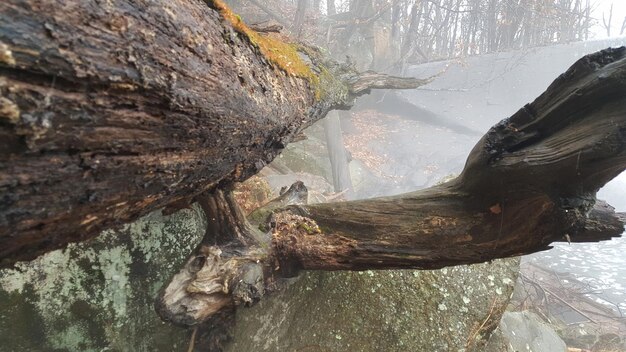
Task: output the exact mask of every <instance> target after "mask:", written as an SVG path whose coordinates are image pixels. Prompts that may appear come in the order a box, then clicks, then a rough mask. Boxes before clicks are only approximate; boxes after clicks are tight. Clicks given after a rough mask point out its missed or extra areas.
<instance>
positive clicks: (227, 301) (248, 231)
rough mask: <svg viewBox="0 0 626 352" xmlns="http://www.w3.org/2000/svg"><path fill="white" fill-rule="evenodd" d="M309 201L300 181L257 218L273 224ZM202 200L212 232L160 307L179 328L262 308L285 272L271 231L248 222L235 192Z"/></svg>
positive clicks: (163, 294)
mask: <svg viewBox="0 0 626 352" xmlns="http://www.w3.org/2000/svg"><path fill="white" fill-rule="evenodd" d="M307 196H308V191H307V188H306V187H305V186H304V184H303V183H302V182H296V183H294V184H293V185H291V187H290V188H289V189H288V190H287V191H285V192H284V193H283V194H281V195H280V196H279V197H277V198H276V199H273V200H272V201H270V202H268V203H267V204H265V205H264V206H263V207H261V208H259V209H256V210H255V212H254V213H253V214H251V218H252V219H267V217H268V216H269V214H271V213H272V212H273V211H275V210H276V209H277V208H279V207H280V208H283V207H285V206H287V205H290V204H305V203H306V202H307ZM198 201H199V203H200V205H201V206H202V208H203V210H204V211H205V213H206V216H207V222H208V226H207V232H206V234H205V236H204V238H203V240H202V242H201V243H200V244H199V245H198V247H197V248H196V249H195V250H194V252H193V253H191V255H190V257H189V259H188V260H187V262H186V264H185V265H184V266H183V268H182V269H181V270H180V271H179V272H178V273H177V274H176V275H174V277H173V278H172V279H171V280H170V282H169V283H167V284H166V285H165V286H164V287H163V289H162V290H161V292H160V294H159V296H158V297H157V299H156V304H155V306H156V309H157V312H158V313H159V315H160V316H161V317H162V318H163V319H164V320H167V321H171V322H173V323H175V324H178V325H195V324H198V323H201V322H203V321H205V320H206V319H208V318H210V317H213V316H215V315H216V314H218V313H219V312H223V311H229V310H232V308H233V307H235V306H236V305H239V304H244V305H252V304H254V303H256V302H257V301H258V300H259V299H260V298H261V297H262V296H263V295H264V293H265V290H266V289H267V288H269V289H271V287H272V286H273V284H272V282H273V281H274V280H275V278H276V277H277V276H279V275H278V274H279V273H281V271H280V268H279V267H278V266H277V263H276V262H275V261H274V260H273V259H272V258H271V257H270V252H271V251H270V242H271V236H270V232H267V233H265V234H264V233H262V232H260V231H259V230H258V229H257V228H256V227H253V226H251V225H250V224H249V223H248V221H247V219H246V217H245V216H244V215H243V213H242V211H241V209H240V208H239V206H238V205H237V202H236V201H235V199H234V197H233V195H232V192H231V191H230V190H227V191H222V190H215V191H212V192H206V193H204V194H202V195H201V196H200V197H199V198H198ZM255 225H257V226H258V225H259V223H256V224H255Z"/></svg>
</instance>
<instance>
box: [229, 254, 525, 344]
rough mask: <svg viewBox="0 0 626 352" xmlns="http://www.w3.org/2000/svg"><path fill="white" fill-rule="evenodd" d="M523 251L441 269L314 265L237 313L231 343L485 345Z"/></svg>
mask: <svg viewBox="0 0 626 352" xmlns="http://www.w3.org/2000/svg"><path fill="white" fill-rule="evenodd" d="M518 267H519V260H518V259H505V260H496V261H494V262H492V263H489V264H477V265H471V266H459V267H454V268H447V269H442V270H435V271H413V270H405V271H395V270H394V271H378V272H377V271H363V272H331V273H326V272H308V273H305V274H304V275H303V277H302V278H301V279H299V280H298V281H296V282H295V283H293V284H292V285H291V286H290V287H289V288H288V289H287V290H286V291H284V292H281V293H279V294H277V295H275V296H274V297H269V298H268V299H266V300H264V301H262V302H261V303H260V304H258V305H257V306H254V307H252V308H250V309H240V310H239V311H238V313H237V325H236V326H237V328H236V332H235V337H234V341H233V342H232V343H231V344H230V345H229V346H228V349H227V350H228V351H231V352H236V351H308V350H310V351H364V352H367V351H372V352H374V351H481V350H482V347H483V346H484V343H485V341H486V339H487V338H488V337H489V335H490V333H491V331H492V330H493V329H494V328H495V327H496V326H497V325H498V322H499V320H500V316H501V315H502V312H503V311H504V308H505V307H506V305H507V302H508V300H509V297H510V295H511V294H512V291H513V285H514V282H515V279H516V277H517V270H518Z"/></svg>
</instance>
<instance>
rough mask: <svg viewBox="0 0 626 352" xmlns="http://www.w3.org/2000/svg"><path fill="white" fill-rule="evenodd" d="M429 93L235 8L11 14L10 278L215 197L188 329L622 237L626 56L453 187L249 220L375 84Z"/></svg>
mask: <svg viewBox="0 0 626 352" xmlns="http://www.w3.org/2000/svg"><path fill="white" fill-rule="evenodd" d="M76 14H80V16H77V15H76ZM427 82H428V81H427V80H417V79H405V80H403V79H400V78H391V77H386V76H381V75H376V74H374V73H371V72H370V73H365V74H362V75H359V74H357V73H356V72H355V71H353V70H352V69H351V68H350V67H348V66H342V65H337V64H333V63H332V62H329V61H325V60H323V59H322V57H321V55H320V54H319V53H318V52H316V51H315V50H313V49H310V48H303V47H300V46H297V45H288V44H285V43H283V42H280V41H278V40H276V39H273V38H272V37H264V36H260V35H259V34H257V33H255V32H252V31H251V30H249V29H248V28H247V27H246V26H245V25H244V24H243V23H241V22H240V20H239V18H238V17H237V16H236V15H234V14H232V13H231V12H230V11H229V10H228V9H226V8H225V7H224V6H223V5H222V4H221V2H219V1H217V0H214V1H207V2H206V3H205V2H201V1H197V0H187V1H181V0H173V1H165V0H163V1H152V2H149V3H147V2H140V1H123V0H118V1H108V2H104V3H100V2H97V1H79V0H66V1H60V0H58V1H53V0H46V1H35V0H30V1H18V0H8V1H4V2H2V3H0V147H1V149H0V191H1V193H0V258H2V265H10V264H11V263H13V262H14V261H15V260H20V259H28V258H32V257H33V256H35V255H37V254H39V253H42V252H45V251H48V250H51V249H54V248H58V247H60V246H63V245H65V244H66V243H68V242H69V241H76V240H81V239H84V238H88V237H90V236H94V235H95V234H97V233H98V232H99V231H100V230H102V229H104V228H107V227H111V226H115V225H116V224H121V223H124V222H128V221H131V220H133V219H135V218H137V217H138V216H140V215H143V214H146V213H147V212H149V211H152V210H156V209H159V208H163V207H165V206H168V205H172V206H184V205H185V204H186V203H188V202H190V201H192V200H193V199H194V198H195V197H196V196H198V195H200V194H202V196H201V197H200V198H199V200H200V201H201V204H202V205H203V208H204V209H205V211H206V212H207V214H209V215H210V216H209V218H210V219H213V218H214V219H216V220H215V223H214V224H213V223H212V224H213V225H211V226H210V228H209V229H208V231H207V238H205V240H204V241H203V244H202V245H201V246H200V247H199V248H198V249H197V250H196V252H195V253H194V254H193V255H192V257H191V258H190V259H189V261H188V263H187V265H186V266H185V268H183V269H182V270H181V272H180V273H179V274H178V275H177V276H175V277H174V279H173V280H172V282H171V283H170V284H169V285H167V287H165V288H164V290H163V293H162V295H161V297H160V299H159V307H160V311H161V314H162V315H163V316H165V317H167V318H169V319H171V320H173V321H175V322H178V323H180V324H186V325H189V324H196V323H198V322H201V321H203V320H205V319H207V318H208V317H210V316H212V315H213V314H215V313H216V312H219V311H222V310H223V309H230V308H232V306H233V305H235V304H240V303H244V304H251V303H253V302H254V301H256V300H258V299H259V298H260V296H261V295H262V294H263V292H264V291H265V290H266V289H267V288H271V287H272V282H273V281H274V280H275V279H276V278H277V277H281V276H291V275H295V274H297V272H298V270H300V269H324V270H344V269H352V270H361V269H366V268H379V269H382V268H437V267H441V266H444V265H454V264H464V263H474V262H480V261H486V260H490V259H493V258H498V257H506V256H511V255H519V254H523V253H529V252H532V251H537V250H541V249H545V248H547V246H548V245H549V243H551V242H553V241H555V240H561V239H564V238H565V239H569V240H572V241H598V240H602V239H608V238H611V237H613V236H617V235H619V234H620V233H621V232H622V231H623V222H622V220H620V217H619V216H617V215H616V214H615V213H614V212H613V210H612V209H611V208H610V207H609V206H607V205H605V204H603V203H596V202H595V193H596V191H597V190H598V189H599V188H600V187H601V186H602V185H604V184H605V183H606V182H608V181H609V180H610V179H611V178H613V177H614V176H616V175H617V174H618V173H619V172H621V171H623V170H624V168H625V167H626V136H625V135H626V99H624V96H625V92H626V48H620V49H611V50H606V51H602V52H599V53H596V54H594V55H590V56H587V57H585V58H583V59H581V60H580V61H578V62H577V63H576V64H575V65H574V66H573V67H572V68H571V69H570V70H568V72H566V73H565V74H563V75H562V76H561V77H559V79H557V80H556V81H555V82H554V83H553V84H552V85H551V86H550V87H549V88H548V90H547V91H546V92H545V93H544V94H542V95H541V96H540V97H539V98H537V100H535V102H533V103H532V104H529V105H527V106H525V107H524V108H522V109H521V110H520V111H519V112H517V113H516V114H515V115H513V116H512V117H511V118H510V119H507V120H504V121H503V122H501V123H500V124H498V125H496V126H495V127H494V128H492V129H491V130H490V131H489V132H488V133H487V134H486V135H485V137H483V139H482V140H481V141H480V142H479V143H478V144H477V146H476V147H475V148H474V150H473V151H472V153H471V154H470V156H469V158H468V162H467V165H466V167H465V170H464V171H463V174H462V175H461V176H460V177H459V178H457V179H456V180H455V181H452V182H450V183H447V184H444V185H441V186H437V187H434V188H431V189H428V190H425V191H420V192H415V193H410V194H406V195H402V196H398V197H392V198H380V199H373V200H365V201H357V202H350V203H338V204H326V205H315V206H304V205H298V206H291V207H287V208H286V209H283V210H274V211H273V212H272V215H271V216H270V217H269V221H268V222H262V223H261V224H260V225H262V227H264V228H265V229H266V230H267V231H266V232H262V231H260V230H257V229H256V228H255V227H254V226H250V225H248V224H247V222H246V219H245V218H244V217H243V216H242V215H241V213H240V211H239V210H238V208H237V206H236V204H235V203H234V201H233V200H232V197H231V196H230V195H229V194H228V191H227V189H228V187H229V185H230V184H231V183H232V182H235V181H239V180H243V179H245V178H246V177H248V176H250V175H252V174H254V173H256V172H257V171H258V170H259V169H260V168H261V167H263V166H264V165H265V164H266V163H267V162H269V161H270V160H272V158H274V157H275V156H276V155H277V154H278V153H279V152H280V150H281V149H282V148H283V147H284V146H285V144H287V143H289V142H290V141H291V140H292V139H293V138H294V136H296V135H297V134H298V133H300V132H301V130H302V129H303V128H305V127H307V126H308V125H310V124H311V123H312V122H314V121H316V120H318V119H320V118H322V117H323V116H324V115H325V114H326V113H327V112H328V111H329V110H331V109H333V108H348V107H349V106H350V105H351V103H352V102H353V100H354V98H355V97H356V96H358V95H359V94H364V93H366V92H367V91H368V90H369V89H370V88H389V87H405V88H408V87H416V86H419V85H421V84H425V83H427ZM295 198H298V197H295Z"/></svg>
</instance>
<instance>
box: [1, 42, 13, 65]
mask: <svg viewBox="0 0 626 352" xmlns="http://www.w3.org/2000/svg"><path fill="white" fill-rule="evenodd" d="M0 63H2V64H5V65H9V66H15V58H13V53H12V52H11V50H10V48H9V46H8V45H6V44H4V43H2V42H0Z"/></svg>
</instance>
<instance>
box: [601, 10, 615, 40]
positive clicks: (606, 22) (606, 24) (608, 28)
mask: <svg viewBox="0 0 626 352" xmlns="http://www.w3.org/2000/svg"><path fill="white" fill-rule="evenodd" d="M612 21H613V3H611V8H610V9H609V18H608V20H607V19H606V17H605V13H604V12H602V25H603V26H604V29H605V30H606V36H607V37H610V36H611V22H612Z"/></svg>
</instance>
